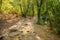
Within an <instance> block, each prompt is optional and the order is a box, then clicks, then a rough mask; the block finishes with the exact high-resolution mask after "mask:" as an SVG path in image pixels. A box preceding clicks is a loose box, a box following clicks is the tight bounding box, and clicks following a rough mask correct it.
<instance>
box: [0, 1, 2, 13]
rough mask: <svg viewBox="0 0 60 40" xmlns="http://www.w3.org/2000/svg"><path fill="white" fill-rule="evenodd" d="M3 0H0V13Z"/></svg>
mask: <svg viewBox="0 0 60 40" xmlns="http://www.w3.org/2000/svg"><path fill="white" fill-rule="evenodd" d="M1 6H2V0H0V13H1Z"/></svg>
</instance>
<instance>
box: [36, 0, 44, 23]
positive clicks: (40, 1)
mask: <svg viewBox="0 0 60 40" xmlns="http://www.w3.org/2000/svg"><path fill="white" fill-rule="evenodd" d="M36 3H37V16H38V21H37V23H38V24H41V18H40V17H41V15H40V14H41V12H40V11H41V6H42V4H43V0H36Z"/></svg>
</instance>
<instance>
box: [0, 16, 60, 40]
mask: <svg viewBox="0 0 60 40" xmlns="http://www.w3.org/2000/svg"><path fill="white" fill-rule="evenodd" d="M10 18H11V17H10ZM2 35H3V36H4V37H3V40H60V38H59V37H58V36H57V35H56V34H55V33H54V32H53V31H51V30H50V28H49V27H48V26H47V25H44V26H42V25H37V24H36V17H33V18H30V17H28V18H22V17H13V18H11V19H9V20H6V19H2V18H1V19H0V39H1V37H2Z"/></svg>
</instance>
